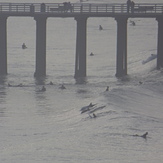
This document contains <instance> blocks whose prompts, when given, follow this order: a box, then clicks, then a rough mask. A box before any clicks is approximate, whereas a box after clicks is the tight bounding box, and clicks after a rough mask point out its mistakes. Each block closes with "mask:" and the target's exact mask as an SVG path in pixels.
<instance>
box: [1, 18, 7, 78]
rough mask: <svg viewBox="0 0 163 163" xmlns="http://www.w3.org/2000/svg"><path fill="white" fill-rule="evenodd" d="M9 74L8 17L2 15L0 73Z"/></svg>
mask: <svg viewBox="0 0 163 163" xmlns="http://www.w3.org/2000/svg"><path fill="white" fill-rule="evenodd" d="M6 74H7V17H6V16H0V75H6Z"/></svg>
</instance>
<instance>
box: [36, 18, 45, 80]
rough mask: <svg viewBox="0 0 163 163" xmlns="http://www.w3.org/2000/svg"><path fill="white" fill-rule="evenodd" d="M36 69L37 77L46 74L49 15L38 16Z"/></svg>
mask: <svg viewBox="0 0 163 163" xmlns="http://www.w3.org/2000/svg"><path fill="white" fill-rule="evenodd" d="M34 19H35V20H36V71H35V73H34V76H35V77H41V76H46V20H47V17H43V16H36V17H35V18H34Z"/></svg>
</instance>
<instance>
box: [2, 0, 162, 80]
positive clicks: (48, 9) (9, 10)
mask: <svg viewBox="0 0 163 163" xmlns="http://www.w3.org/2000/svg"><path fill="white" fill-rule="evenodd" d="M11 16H12V17H33V18H34V20H35V22H36V66H35V72H34V76H35V77H41V76H46V23H47V20H48V18H50V17H60V18H73V19H74V20H75V21H76V26H77V27H76V55H75V57H76V58H75V74H74V77H75V78H78V77H86V76H87V71H86V69H87V68H86V67H87V62H86V56H87V55H86V50H87V20H88V18H90V17H112V18H114V19H115V21H116V22H117V50H116V51H117V52H116V54H115V55H116V57H117V59H116V74H115V75H116V76H117V77H121V76H125V75H127V21H128V19H129V18H155V19H156V21H158V42H157V69H160V68H161V67H163V3H159V4H154V3H140V4H137V3H136V4H135V6H134V8H130V10H129V11H128V6H127V4H125V3H124V4H118V3H114V4H99V3H96V4H89V3H68V2H65V3H0V75H7V18H8V17H11ZM74 53H75V52H74Z"/></svg>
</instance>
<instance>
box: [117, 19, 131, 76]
mask: <svg viewBox="0 0 163 163" xmlns="http://www.w3.org/2000/svg"><path fill="white" fill-rule="evenodd" d="M127 19H128V18H127V17H124V16H123V17H122V16H119V17H116V18H115V20H116V21H117V65H116V76H117V77H122V76H124V75H127Z"/></svg>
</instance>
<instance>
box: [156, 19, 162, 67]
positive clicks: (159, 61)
mask: <svg viewBox="0 0 163 163" xmlns="http://www.w3.org/2000/svg"><path fill="white" fill-rule="evenodd" d="M156 20H157V21H158V42H157V69H160V68H161V67H163V17H162V16H161V17H158V18H156Z"/></svg>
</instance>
